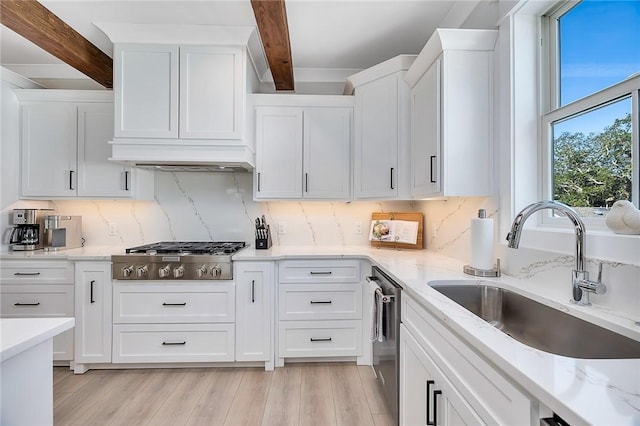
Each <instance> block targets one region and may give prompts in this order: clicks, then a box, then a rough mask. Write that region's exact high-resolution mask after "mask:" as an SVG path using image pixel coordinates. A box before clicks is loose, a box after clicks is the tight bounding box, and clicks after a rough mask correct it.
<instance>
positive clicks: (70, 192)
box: [20, 102, 78, 197]
mask: <svg viewBox="0 0 640 426" xmlns="http://www.w3.org/2000/svg"><path fill="white" fill-rule="evenodd" d="M76 120H77V116H76V106H75V104H71V103H63V102H29V103H23V104H22V141H21V172H20V173H21V179H22V195H23V196H26V197H39V196H53V197H68V196H75V195H76V179H77V172H78V170H77V168H76V146H77V145H76V132H77V124H76Z"/></svg>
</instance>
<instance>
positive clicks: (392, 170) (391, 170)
mask: <svg viewBox="0 0 640 426" xmlns="http://www.w3.org/2000/svg"><path fill="white" fill-rule="evenodd" d="M391 189H395V188H394V187H393V167H392V168H391Z"/></svg>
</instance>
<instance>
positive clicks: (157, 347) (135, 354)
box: [112, 324, 235, 363]
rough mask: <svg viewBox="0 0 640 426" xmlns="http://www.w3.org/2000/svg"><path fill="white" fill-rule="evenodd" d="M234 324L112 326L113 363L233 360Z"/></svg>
mask: <svg viewBox="0 0 640 426" xmlns="http://www.w3.org/2000/svg"><path fill="white" fill-rule="evenodd" d="M234 341H235V338H234V326H233V324H114V326H113V354H112V355H113V356H112V360H113V362H114V363H129V362H131V363H145V362H150V363H153V362H214V361H233V360H234Z"/></svg>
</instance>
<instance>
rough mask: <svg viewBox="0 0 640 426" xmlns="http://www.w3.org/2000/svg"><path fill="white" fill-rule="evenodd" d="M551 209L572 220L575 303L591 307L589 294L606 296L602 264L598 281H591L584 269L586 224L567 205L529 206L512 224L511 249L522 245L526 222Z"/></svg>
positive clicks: (536, 204) (540, 203)
mask: <svg viewBox="0 0 640 426" xmlns="http://www.w3.org/2000/svg"><path fill="white" fill-rule="evenodd" d="M544 209H550V210H556V211H559V212H561V213H564V215H565V216H566V217H567V218H569V220H571V222H572V223H573V227H574V230H575V233H576V267H575V269H574V271H573V279H572V286H573V302H574V303H577V304H579V305H584V306H589V305H591V303H590V302H589V293H596V294H604V293H606V291H607V287H606V286H605V285H604V284H602V263H600V266H599V267H598V281H591V280H589V272H587V271H586V270H585V268H584V264H585V261H584V236H585V232H586V231H585V227H584V222H582V219H580V216H579V215H578V213H577V212H576V211H575V210H573V209H572V208H571V207H569V206H567V205H566V204H563V203H560V202H558V201H538V202H537V203H533V204H529V205H528V206H527V207H525V208H524V209H522V211H520V213H518V215H517V216H516V218H515V219H514V220H513V223H512V224H511V230H510V231H509V233H508V234H507V241H508V242H509V243H508V246H509V248H513V249H517V248H518V246H519V245H520V235H521V234H522V228H523V226H524V223H525V222H526V220H527V219H528V218H529V216H531V215H532V214H534V213H535V212H537V211H539V210H544Z"/></svg>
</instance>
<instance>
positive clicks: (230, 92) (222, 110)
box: [179, 46, 243, 139]
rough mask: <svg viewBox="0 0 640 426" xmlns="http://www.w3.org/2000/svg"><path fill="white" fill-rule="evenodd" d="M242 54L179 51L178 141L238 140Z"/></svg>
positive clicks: (217, 49)
mask: <svg viewBox="0 0 640 426" xmlns="http://www.w3.org/2000/svg"><path fill="white" fill-rule="evenodd" d="M242 62H243V57H242V51H241V50H240V49H237V48H228V47H216V46H182V47H180V131H179V133H180V138H192V139H240V138H241V137H242V125H243V123H242V117H243V101H242V99H243V92H242V88H243V84H242V81H243V73H242V69H243V66H242Z"/></svg>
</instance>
